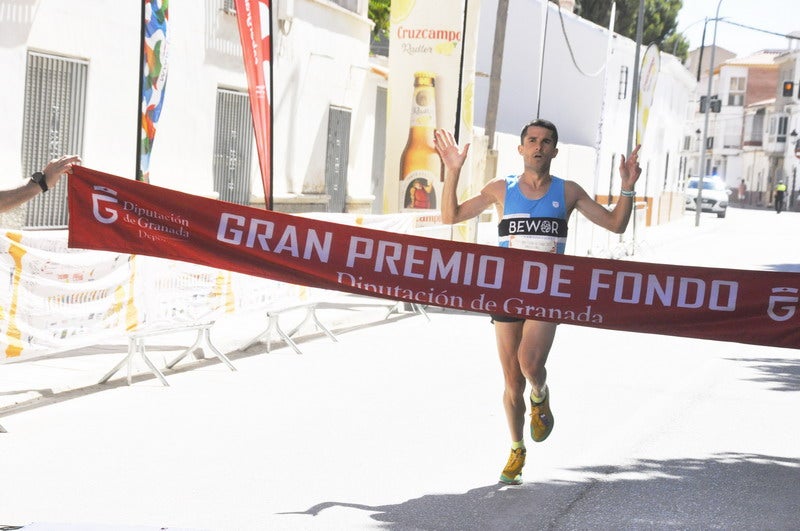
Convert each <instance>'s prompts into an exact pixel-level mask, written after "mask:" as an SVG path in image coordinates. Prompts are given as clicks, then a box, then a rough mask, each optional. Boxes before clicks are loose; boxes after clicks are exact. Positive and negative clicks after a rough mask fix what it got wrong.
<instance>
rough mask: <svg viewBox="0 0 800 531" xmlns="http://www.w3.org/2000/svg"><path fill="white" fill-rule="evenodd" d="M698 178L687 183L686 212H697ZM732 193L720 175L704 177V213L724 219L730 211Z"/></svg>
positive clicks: (693, 178) (690, 179)
mask: <svg viewBox="0 0 800 531" xmlns="http://www.w3.org/2000/svg"><path fill="white" fill-rule="evenodd" d="M699 182H700V179H699V178H698V177H691V178H689V182H688V183H686V201H685V203H686V210H695V206H696V205H697V185H698V183H699ZM730 195H731V191H730V190H728V187H727V186H725V181H724V180H723V179H722V178H721V177H720V176H719V175H706V176H705V177H703V193H702V201H703V207H702V211H703V212H713V213H714V214H716V215H717V217H718V218H724V217H725V214H726V213H727V211H728V197H729V196H730Z"/></svg>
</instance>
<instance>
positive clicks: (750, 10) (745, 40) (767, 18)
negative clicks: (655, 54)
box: [665, 0, 800, 57]
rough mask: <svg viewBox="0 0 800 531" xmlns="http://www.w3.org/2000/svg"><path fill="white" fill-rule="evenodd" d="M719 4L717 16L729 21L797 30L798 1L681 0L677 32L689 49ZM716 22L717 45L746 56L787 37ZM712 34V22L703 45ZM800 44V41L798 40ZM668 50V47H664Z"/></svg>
mask: <svg viewBox="0 0 800 531" xmlns="http://www.w3.org/2000/svg"><path fill="white" fill-rule="evenodd" d="M717 5H719V17H720V18H721V19H725V21H728V22H735V23H737V24H745V25H747V26H751V27H754V28H758V29H762V30H767V31H771V32H776V33H781V34H786V33H790V32H792V31H798V32H800V0H683V7H682V8H681V11H680V12H679V13H678V32H679V33H681V32H682V33H683V35H684V37H686V39H687V40H688V41H689V44H690V46H689V49H690V50H693V49H695V48H699V47H700V44H701V43H702V37H703V20H704V19H705V18H706V17H708V18H710V19H712V18H714V16H715V15H716V12H717ZM725 21H720V22H719V23H718V25H717V45H718V46H721V47H722V48H725V49H726V50H730V51H731V52H734V53H735V54H736V55H737V56H740V57H741V56H746V55H749V54H751V53H753V52H756V51H758V50H763V49H765V48H779V49H784V48H786V47H787V42H788V41H787V39H785V38H784V37H779V36H776V35H771V34H769V33H762V32H760V31H755V30H751V29H747V28H742V27H739V26H734V25H732V24H729V23H728V22H725ZM713 36H714V23H713V21H710V22H709V23H708V27H707V29H706V45H707V46H710V45H711V42H712V39H713ZM798 43H799V44H800V41H798ZM665 51H667V50H665Z"/></svg>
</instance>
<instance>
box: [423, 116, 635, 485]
mask: <svg viewBox="0 0 800 531" xmlns="http://www.w3.org/2000/svg"><path fill="white" fill-rule="evenodd" d="M435 145H436V150H437V151H438V152H439V156H440V157H441V158H442V163H443V164H444V167H445V181H444V188H443V190H442V206H441V209H442V221H443V222H444V223H449V224H453V223H459V222H461V221H464V220H467V219H471V218H473V217H475V216H478V215H480V214H481V213H482V212H483V211H484V210H486V209H487V208H489V207H490V206H492V205H494V206H495V207H496V209H497V213H498V217H499V219H500V220H501V221H500V223H499V225H498V231H499V236H500V246H501V247H515V248H522V249H530V250H534V251H543V252H554V253H563V252H564V249H565V245H566V238H567V220H569V217H570V215H571V214H572V211H573V210H578V211H579V212H581V213H582V214H583V215H584V216H585V217H586V218H588V219H589V220H590V221H592V222H593V223H595V224H597V225H599V226H601V227H603V228H605V229H608V230H610V231H612V232H615V233H618V234H621V233H623V232H624V231H625V228H626V227H627V225H628V220H629V219H630V216H631V210H632V207H633V201H634V197H635V195H636V193H635V192H634V191H633V188H634V186H635V184H636V180H637V179H638V178H639V175H640V174H641V173H642V169H641V168H640V167H639V163H638V153H639V148H640V147H641V146H636V148H635V149H634V150H633V152H631V154H630V156H629V157H628V158H625V156H622V160H621V162H620V165H619V173H620V177H621V180H622V191H621V197H620V198H619V201H618V202H617V204H616V206H615V207H614V208H613V210H610V211H609V210H607V209H606V208H605V207H603V206H602V205H601V204H599V203H598V202H596V201H594V200H593V199H592V198H591V197H589V195H588V194H587V193H586V191H585V190H584V189H583V188H582V187H581V186H580V185H579V184H577V183H575V182H573V181H567V180H564V179H561V178H559V177H556V176H553V175H550V162H551V161H552V160H553V158H554V157H555V156H556V155H557V154H558V148H557V145H558V130H557V129H556V126H555V125H554V124H553V123H551V122H549V121H547V120H534V121H532V122H530V123H528V124H527V125H525V127H524V128H523V129H522V133H521V134H520V145H519V146H518V148H517V150H518V151H519V154H520V155H521V156H522V162H523V167H524V169H523V171H522V173H521V174H519V175H511V176H509V177H498V178H496V179H493V180H492V181H490V182H489V183H487V184H486V186H484V187H483V189H482V190H481V192H480V193H479V194H478V195H475V196H473V197H471V198H469V199H467V200H466V201H464V202H463V203H459V202H458V199H457V198H456V187H457V186H458V179H459V176H460V173H461V168H462V166H463V165H464V162H465V161H466V159H467V154H468V152H469V145H468V144H467V145H466V146H464V147H463V149H462V148H459V146H458V145H457V144H456V142H455V139H454V137H453V134H452V133H450V132H449V131H444V130H441V129H439V130H437V131H436V132H435ZM519 218H546V219H551V220H553V219H554V220H562V221H563V222H562V223H535V224H534V223H531V224H526V225H528V226H529V227H530V229H531V231H530V233H529V234H519V233H517V232H516V231H515V232H514V234H509V230H508V227H509V220H513V219H519ZM544 227H548V228H549V229H548V230H547V231H546V232H545V231H544V230H542V229H543V228H544ZM553 227H556V229H555V232H554V229H553ZM492 322H493V323H494V328H495V336H496V339H497V350H498V353H499V355H500V364H501V365H502V368H503V375H504V377H505V392H504V394H503V406H504V407H505V412H506V418H507V420H508V427H509V430H510V432H511V456H510V457H509V459H508V463H507V464H506V466H505V468H504V469H503V472H502V474H501V475H500V481H501V482H502V483H507V484H511V485H519V484H520V483H522V467H523V466H524V465H525V454H526V450H525V442H524V439H523V428H524V425H525V397H524V393H525V385H526V382H529V383H530V385H531V394H530V401H531V424H530V429H531V437H532V438H533V440H534V441H536V442H541V441H544V440H545V439H546V438H547V436H548V435H550V432H551V431H552V429H553V414H552V412H551V411H550V393H549V390H548V388H547V383H546V377H547V371H546V369H545V362H546V361H547V355H548V354H549V353H550V347H551V346H552V344H553V339H554V337H555V333H556V326H557V323H550V322H545V321H536V320H533V319H527V320H526V319H520V318H510V317H506V316H503V315H493V316H492Z"/></svg>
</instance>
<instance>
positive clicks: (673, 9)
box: [575, 0, 689, 58]
mask: <svg viewBox="0 0 800 531" xmlns="http://www.w3.org/2000/svg"><path fill="white" fill-rule="evenodd" d="M616 2H617V13H616V18H615V22H614V31H616V32H617V33H619V34H620V35H624V36H625V37H628V38H630V39H633V40H636V22H637V18H638V16H639V0H616ZM611 3H612V0H577V1H576V9H575V11H576V12H577V14H578V15H580V16H581V17H583V18H585V19H587V20H591V21H592V22H594V23H595V24H598V25H600V26H606V27H608V21H609V19H610V17H611ZM681 7H683V0H644V28H643V32H642V44H645V45H648V44H653V43H655V44H657V45H658V46H659V48H661V49H662V50H664V51H665V52H667V53H673V50H675V55H677V56H678V57H681V58H684V57H685V56H686V53H687V52H688V51H689V43H688V41H686V39H685V38H684V37H683V35H680V34H677V33H676V29H677V27H678V11H680V10H681Z"/></svg>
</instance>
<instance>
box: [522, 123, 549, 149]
mask: <svg viewBox="0 0 800 531" xmlns="http://www.w3.org/2000/svg"><path fill="white" fill-rule="evenodd" d="M532 126H533V127H544V128H545V129H549V130H550V131H552V132H553V141H554V142H555V143H556V145H558V129H556V124H554V123H553V122H551V121H550V120H542V119H541V118H537V119H536V120H532V121H530V122H528V123H527V124H525V127H523V128H522V132H521V133H520V134H519V143H520V145H522V144H524V143H525V133H527V132H528V128H529V127H532Z"/></svg>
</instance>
